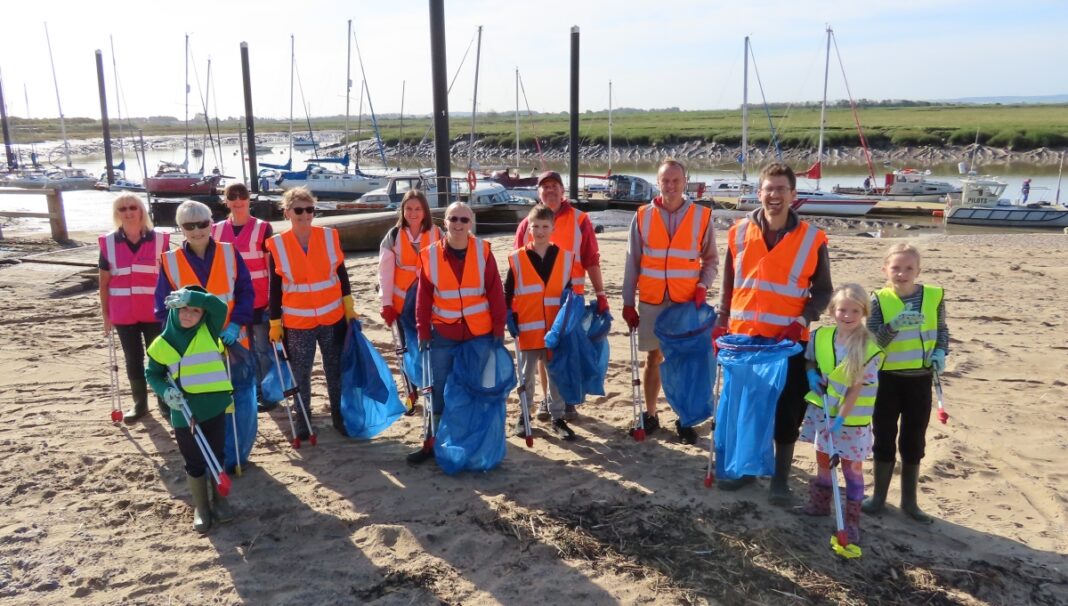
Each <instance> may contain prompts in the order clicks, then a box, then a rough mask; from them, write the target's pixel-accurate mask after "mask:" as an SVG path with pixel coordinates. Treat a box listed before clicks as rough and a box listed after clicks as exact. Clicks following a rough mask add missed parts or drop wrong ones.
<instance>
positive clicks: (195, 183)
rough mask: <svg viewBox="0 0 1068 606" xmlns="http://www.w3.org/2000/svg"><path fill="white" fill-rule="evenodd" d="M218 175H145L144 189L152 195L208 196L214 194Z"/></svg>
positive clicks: (217, 183)
mask: <svg viewBox="0 0 1068 606" xmlns="http://www.w3.org/2000/svg"><path fill="white" fill-rule="evenodd" d="M218 185H219V177H215V176H213V177H208V178H204V177H201V176H199V175H197V176H182V177H166V176H165V177H147V178H146V179H145V191H147V192H148V193H149V194H151V195H153V196H210V195H213V194H215V193H216V192H215V188H216V187H218Z"/></svg>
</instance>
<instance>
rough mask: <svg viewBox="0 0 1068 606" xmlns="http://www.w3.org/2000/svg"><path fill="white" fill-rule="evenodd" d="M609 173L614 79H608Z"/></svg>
mask: <svg viewBox="0 0 1068 606" xmlns="http://www.w3.org/2000/svg"><path fill="white" fill-rule="evenodd" d="M608 174H609V175H611V174H612V81H611V80H609V81H608Z"/></svg>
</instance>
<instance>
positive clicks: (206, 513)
mask: <svg viewBox="0 0 1068 606" xmlns="http://www.w3.org/2000/svg"><path fill="white" fill-rule="evenodd" d="M185 479H186V482H187V483H188V484H189V493H190V494H192V495H193V528H194V529H196V531H197V532H207V531H208V529H209V528H211V503H210V502H209V499H208V474H204V475H202V476H200V477H199V478H194V477H193V476H190V475H187V476H186V477H185Z"/></svg>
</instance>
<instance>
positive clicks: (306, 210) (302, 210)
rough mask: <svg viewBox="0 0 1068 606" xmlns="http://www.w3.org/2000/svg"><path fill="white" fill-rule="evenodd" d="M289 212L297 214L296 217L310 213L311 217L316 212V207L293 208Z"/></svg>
mask: <svg viewBox="0 0 1068 606" xmlns="http://www.w3.org/2000/svg"><path fill="white" fill-rule="evenodd" d="M289 210H291V211H293V214H295V215H303V214H304V213H308V214H309V215H310V214H312V213H314V212H315V207H314V206H294V207H293V208H290V209H289Z"/></svg>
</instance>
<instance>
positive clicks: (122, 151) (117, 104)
mask: <svg viewBox="0 0 1068 606" xmlns="http://www.w3.org/2000/svg"><path fill="white" fill-rule="evenodd" d="M108 42H109V43H110V44H111V74H112V76H114V79H115V111H116V112H118V114H119V120H118V122H119V154H120V155H121V156H122V165H123V167H124V168H125V166H126V140H125V137H124V136H123V132H122V101H121V100H120V99H119V68H118V67H117V66H116V65H115V39H114V38H113V37H112V36H108ZM125 176H126V175H125V173H124V174H123V177H125Z"/></svg>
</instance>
